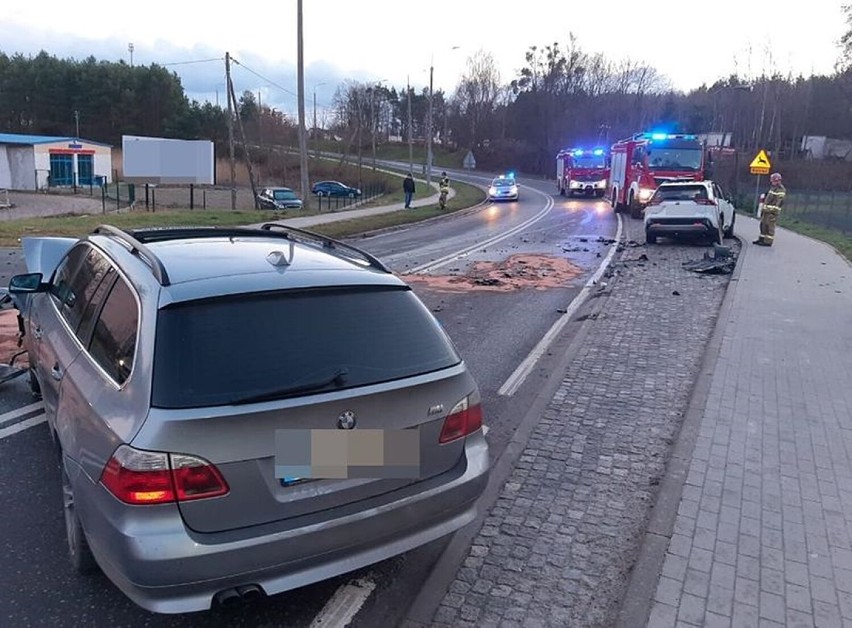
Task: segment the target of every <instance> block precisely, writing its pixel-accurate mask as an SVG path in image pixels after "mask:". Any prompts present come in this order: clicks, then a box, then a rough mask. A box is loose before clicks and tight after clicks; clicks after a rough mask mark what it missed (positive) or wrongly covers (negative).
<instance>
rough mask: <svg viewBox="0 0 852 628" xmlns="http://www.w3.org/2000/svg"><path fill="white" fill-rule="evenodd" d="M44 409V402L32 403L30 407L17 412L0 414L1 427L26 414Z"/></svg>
mask: <svg viewBox="0 0 852 628" xmlns="http://www.w3.org/2000/svg"><path fill="white" fill-rule="evenodd" d="M42 408H44V402H43V401H36V402H35V403H31V404H30V405H28V406H24V407H23V408H18V409H17V410H10V411H9V412H6V413H5V414H0V425H3V424H4V423H8V422H9V421H14V420H15V419H17V418H18V417H21V416H24V415H25V414H29V413H30V412H35V411H36V410H41V409H42Z"/></svg>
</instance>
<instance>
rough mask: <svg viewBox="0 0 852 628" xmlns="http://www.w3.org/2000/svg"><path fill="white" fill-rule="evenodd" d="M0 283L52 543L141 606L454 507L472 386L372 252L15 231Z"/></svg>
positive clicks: (223, 233)
mask: <svg viewBox="0 0 852 628" xmlns="http://www.w3.org/2000/svg"><path fill="white" fill-rule="evenodd" d="M24 248H25V254H26V256H27V264H28V269H29V270H30V271H31V273H30V274H26V275H18V276H16V277H14V278H13V279H12V280H11V282H10V290H11V292H12V293H13V294H14V295H15V296H16V299H17V300H18V302H19V307H20V309H21V315H22V317H23V319H24V322H25V332H26V335H25V343H26V345H25V346H26V348H27V349H28V351H29V357H30V363H31V365H32V368H33V373H34V377H33V379H32V385H33V387H34V389H35V391H36V392H40V394H41V395H42V396H43V399H44V407H45V412H46V414H47V417H48V424H49V426H50V431H51V433H52V436H53V437H54V440H55V442H56V444H57V447H58V450H59V452H60V461H61V463H60V468H61V477H62V489H63V498H64V511H65V522H66V529H67V538H68V549H69V552H70V556H71V561H72V563H73V565H74V566H75V567H76V568H77V569H78V570H79V571H81V572H85V571H88V570H90V569H92V568H94V567H95V565H99V566H100V568H101V569H102V570H103V572H104V573H106V575H107V576H108V577H109V578H110V579H111V580H112V581H113V582H114V583H115V584H116V585H117V586H118V587H119V588H120V589H121V590H122V591H123V592H124V593H125V594H127V595H128V596H129V597H130V598H131V599H132V600H133V601H134V602H136V603H137V604H139V605H140V606H142V607H144V608H146V609H149V610H152V611H156V612H163V613H176V612H187V611H197V610H203V609H208V608H210V607H211V605H213V604H216V603H222V604H227V603H229V602H232V601H235V600H239V599H249V598H253V597H261V596H263V595H270V594H275V593H279V592H282V591H285V590H288V589H293V588H296V587H301V586H303V585H306V584H309V583H312V582H316V581H319V580H323V579H326V578H328V577H330V576H334V575H337V574H340V573H343V572H347V571H350V570H353V569H356V568H360V567H362V566H365V565H368V564H371V563H375V562H377V561H380V560H383V559H385V558H388V557H390V556H394V555H396V554H400V553H402V552H405V551H407V550H410V549H412V548H414V547H417V546H419V545H422V544H424V543H427V542H429V541H432V540H434V539H436V538H438V537H441V536H444V535H446V534H448V533H450V532H453V531H454V530H456V529H458V528H459V527H461V526H463V525H465V524H466V523H468V522H470V521H471V520H472V519H473V518H474V516H475V501H476V499H477V498H478V497H479V495H480V493H481V491H482V490H483V488H484V486H485V484H486V481H487V477H488V447H487V444H486V441H485V438H484V436H483V430H482V429H481V428H482V411H481V407H480V393H479V390H478V388H477V385H476V383H475V382H474V380H473V378H472V377H471V375H470V373H469V372H468V369H467V367H466V365H465V363H464V361H463V360H462V359H461V358H460V357H459V355H458V354H457V352H456V350H455V348H454V347H453V344H452V343H451V341H450V339H449V337H448V336H447V335H446V333H445V332H444V331H443V329H442V328H441V326H440V324H439V323H438V322H437V321H436V319H435V318H434V317H433V316H432V314H431V313H430V312H429V310H428V309H427V308H426V307H425V306H424V305H423V303H422V302H421V301H420V300H419V299H418V298H417V297H416V296H415V294H414V293H413V292H412V291H411V289H410V288H409V287H408V286H407V285H406V284H405V283H404V282H403V281H402V280H400V279H399V278H398V277H396V276H395V275H393V274H392V273H391V272H390V271H389V270H388V269H387V268H386V267H385V266H384V265H383V264H382V263H381V261H379V260H378V259H376V258H375V257H373V256H371V255H369V254H368V253H366V252H364V251H362V250H360V249H357V248H355V247H352V246H349V245H346V244H344V243H341V242H338V241H336V240H332V239H329V238H325V237H322V236H318V235H316V234H312V233H309V232H305V231H301V230H297V229H292V228H287V227H280V226H278V225H265V226H264V228H263V229H247V228H245V229H244V228H233V229H226V228H221V229H219V228H167V229H147V230H137V231H132V232H125V231H121V230H118V229H116V228H113V227H109V226H103V227H99V228H98V229H96V230H95V231H94V232H93V233H92V234H90V235H89V236H88V237H85V238H83V239H81V240H75V239H68V238H29V239H25V242H24Z"/></svg>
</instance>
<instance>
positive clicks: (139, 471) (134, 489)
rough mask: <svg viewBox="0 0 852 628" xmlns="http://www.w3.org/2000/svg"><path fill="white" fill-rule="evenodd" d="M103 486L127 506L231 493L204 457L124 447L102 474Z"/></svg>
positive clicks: (164, 502)
mask: <svg viewBox="0 0 852 628" xmlns="http://www.w3.org/2000/svg"><path fill="white" fill-rule="evenodd" d="M101 484H103V485H104V486H105V487H106V488H107V489H108V490H109V492H110V493H112V494H113V495H115V496H116V497H117V498H118V499H120V500H121V501H123V502H124V503H126V504H166V503H170V502H176V501H189V500H192V499H202V498H205V497H218V496H220V495H225V494H226V493H227V492H228V490H229V489H228V484H227V483H226V482H225V478H223V477H222V474H221V473H219V470H218V469H217V468H216V467H215V466H213V465H212V464H210V463H209V462H207V461H206V460H204V459H202V458H197V457H196V456H188V455H186V454H166V453H161V452H155V451H143V450H140V449H134V448H133V447H130V446H129V445H121V446H120V447H119V448H118V449H116V450H115V453H113V455H112V458H110V459H109V462H107V465H106V466H105V467H104V470H103V472H102V473H101Z"/></svg>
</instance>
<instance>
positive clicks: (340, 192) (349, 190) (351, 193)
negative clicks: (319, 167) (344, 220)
mask: <svg viewBox="0 0 852 628" xmlns="http://www.w3.org/2000/svg"><path fill="white" fill-rule="evenodd" d="M311 192H312V193H314V194H316V195H317V196H348V197H349V198H355V197H357V196H361V190H359V189H358V188H353V187H351V186H348V185H345V184H343V183H341V182H340V181H317V182H316V183H314V187H312V188H311Z"/></svg>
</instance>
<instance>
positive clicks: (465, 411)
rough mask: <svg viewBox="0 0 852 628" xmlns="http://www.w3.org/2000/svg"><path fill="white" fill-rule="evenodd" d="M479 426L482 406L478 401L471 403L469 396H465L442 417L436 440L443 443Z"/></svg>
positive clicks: (473, 430) (468, 432) (480, 426)
mask: <svg viewBox="0 0 852 628" xmlns="http://www.w3.org/2000/svg"><path fill="white" fill-rule="evenodd" d="M481 428H482V406H480V405H479V404H478V403H477V404H475V405H471V403H470V401H469V398H468V397H465V398H464V399H462V400H461V401H459V402H458V403H457V404H456V405H455V407H454V408H453V409H452V410H450V414H449V415H448V416H447V418H446V419H444V425H443V427H442V428H441V436H440V438H439V439H438V442H439V443H441V444H442V445H444V444H446V443H450V442H452V441H454V440H458V439H459V438H463V437H465V436H467V435H468V434H473V433H474V432H475V431H477V430H479V429H481Z"/></svg>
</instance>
